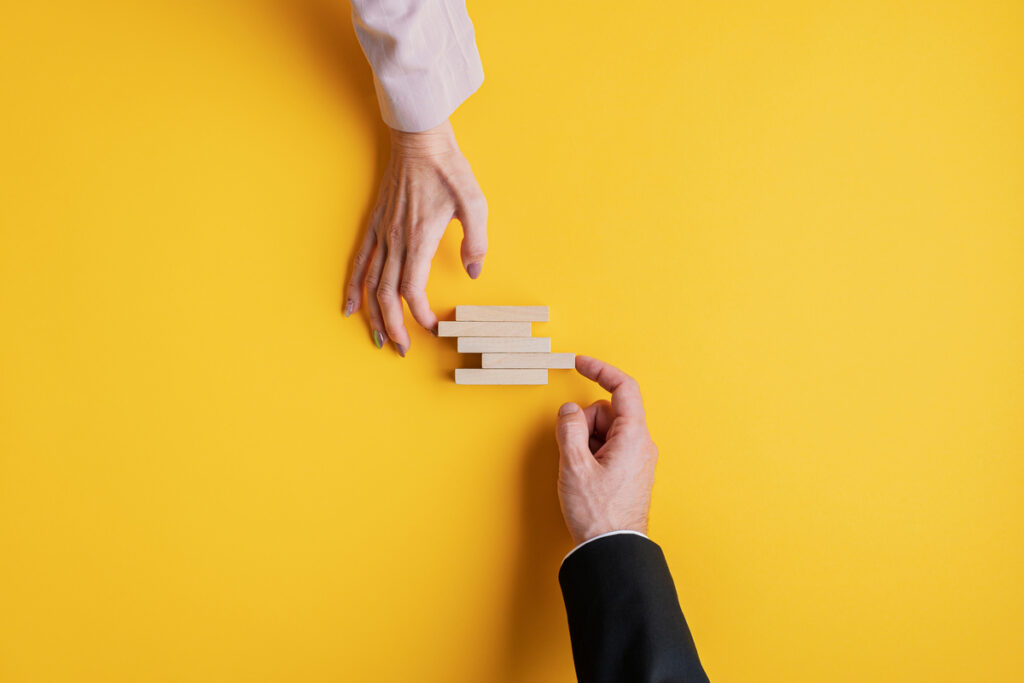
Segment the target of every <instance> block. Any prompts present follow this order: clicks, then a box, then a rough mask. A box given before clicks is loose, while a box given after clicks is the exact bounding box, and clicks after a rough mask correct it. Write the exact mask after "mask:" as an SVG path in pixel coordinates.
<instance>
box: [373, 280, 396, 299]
mask: <svg viewBox="0 0 1024 683" xmlns="http://www.w3.org/2000/svg"><path fill="white" fill-rule="evenodd" d="M397 296H398V290H397V289H396V288H395V283H394V281H393V280H391V279H390V278H381V281H380V284H379V285H378V286H377V299H378V300H379V301H381V302H383V301H384V300H388V301H390V300H392V299H394V298H395V297H397Z"/></svg>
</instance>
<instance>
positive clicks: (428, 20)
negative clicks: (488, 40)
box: [352, 0, 484, 132]
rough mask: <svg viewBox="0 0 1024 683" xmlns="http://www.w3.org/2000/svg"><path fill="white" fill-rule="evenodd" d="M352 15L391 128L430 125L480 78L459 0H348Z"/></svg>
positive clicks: (412, 129)
mask: <svg viewBox="0 0 1024 683" xmlns="http://www.w3.org/2000/svg"><path fill="white" fill-rule="evenodd" d="M352 19H353V21H354V22H355V26H356V35H357V36H358V37H359V43H360V44H361V45H362V46H363V52H364V53H365V54H366V58H367V59H368V60H369V61H370V66H372V67H373V79H374V83H375V85H376V86H377V99H378V100H379V101H380V111H381V115H382V116H383V117H384V122H385V123H386V124H388V125H389V126H391V127H392V128H396V129H398V130H403V131H409V132H418V131H422V130H426V129H428V128H433V127H434V126H436V125H438V124H440V123H442V122H443V121H444V120H445V119H447V118H448V116H449V114H451V113H452V112H453V111H455V110H456V109H457V108H458V106H459V105H460V104H462V102H463V101H464V100H465V99H466V98H467V97H469V96H470V95H472V94H473V93H474V92H475V91H476V89H477V88H479V87H480V84H481V83H483V80H484V71H483V66H482V65H481V63H480V54H479V53H478V52H477V49H476V41H475V40H474V37H473V22H471V21H470V20H469V14H468V13H467V12H466V3H465V2H464V0H352Z"/></svg>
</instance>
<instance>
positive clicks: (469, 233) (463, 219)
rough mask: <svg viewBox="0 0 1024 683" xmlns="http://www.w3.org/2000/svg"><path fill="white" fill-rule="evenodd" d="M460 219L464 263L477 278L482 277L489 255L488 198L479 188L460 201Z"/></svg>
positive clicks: (468, 270) (472, 275)
mask: <svg viewBox="0 0 1024 683" xmlns="http://www.w3.org/2000/svg"><path fill="white" fill-rule="evenodd" d="M458 219H459V222H460V223H462V265H463V267H464V268H465V269H466V272H467V273H469V276H470V277H471V278H473V279H474V280H475V279H477V278H478V277H480V271H481V270H483V267H484V256H486V255H487V200H486V199H484V196H483V195H482V194H479V190H477V193H476V194H475V195H474V196H473V197H471V198H470V199H468V200H466V201H463V202H460V206H459V212H458Z"/></svg>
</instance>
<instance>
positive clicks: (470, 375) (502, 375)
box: [455, 368, 548, 384]
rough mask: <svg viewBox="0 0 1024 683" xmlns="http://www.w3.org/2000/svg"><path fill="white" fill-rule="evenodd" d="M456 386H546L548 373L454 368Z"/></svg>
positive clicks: (545, 371) (535, 370) (543, 371)
mask: <svg viewBox="0 0 1024 683" xmlns="http://www.w3.org/2000/svg"><path fill="white" fill-rule="evenodd" d="M455 383H456V384H547V383H548V371H547V370H538V369H527V370H508V369H497V370H491V369H486V370H485V369H482V368H456V370H455Z"/></svg>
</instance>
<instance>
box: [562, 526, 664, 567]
mask: <svg viewBox="0 0 1024 683" xmlns="http://www.w3.org/2000/svg"><path fill="white" fill-rule="evenodd" d="M616 534H633V535H634V536H642V537H643V538H647V540H650V538H648V537H647V534H642V533H640V532H639V531H633V530H632V529H622V530H621V531H608V532H606V533H603V534H598V535H597V536H594V537H593V538H588V539H587V540H585V541H583V543H580V544H579V545H578V546H576V547H575V548H573V549H572V550H570V551H569V552H568V553H567V554H566V556H565V557H563V558H562V564H565V561H566V560H568V559H569V556H570V555H572V554H573V553H574V552H576V551H577V550H579V549H580V548H582V547H583V546H585V545H586V544H588V543H590V542H591V541H596V540H597V539H599V538H604V537H605V536H615V535H616Z"/></svg>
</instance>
